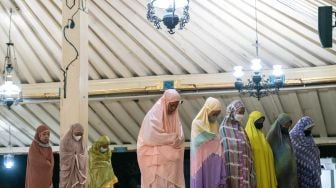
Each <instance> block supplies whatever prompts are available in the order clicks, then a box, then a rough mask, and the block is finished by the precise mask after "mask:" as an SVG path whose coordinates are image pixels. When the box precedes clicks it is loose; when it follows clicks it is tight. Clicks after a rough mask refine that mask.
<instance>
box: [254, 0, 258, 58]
mask: <svg viewBox="0 0 336 188" xmlns="http://www.w3.org/2000/svg"><path fill="white" fill-rule="evenodd" d="M257 11H258V10H257V0H254V14H255V31H256V43H255V45H256V54H257V57H259V38H258V15H257Z"/></svg>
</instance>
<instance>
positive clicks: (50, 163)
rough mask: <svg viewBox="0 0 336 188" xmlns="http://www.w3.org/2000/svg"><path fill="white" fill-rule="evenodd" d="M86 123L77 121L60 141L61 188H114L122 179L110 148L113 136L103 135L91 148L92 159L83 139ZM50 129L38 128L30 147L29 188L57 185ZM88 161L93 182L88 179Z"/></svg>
mask: <svg viewBox="0 0 336 188" xmlns="http://www.w3.org/2000/svg"><path fill="white" fill-rule="evenodd" d="M83 133H84V129H83V126H82V125H80V124H78V123H77V124H74V125H72V126H71V127H70V129H69V131H68V132H67V133H66V134H65V136H64V137H63V138H62V140H61V144H60V186H59V187H60V188H85V187H87V184H88V187H89V188H113V186H114V184H115V183H117V182H118V179H117V177H116V176H115V174H114V172H113V169H112V164H111V156H112V151H111V150H110V149H109V147H108V146H109V143H110V139H109V138H108V137H107V136H101V137H100V138H99V139H98V140H97V141H96V142H95V143H94V144H93V145H92V147H91V148H90V149H89V152H88V153H89V161H87V159H88V156H87V152H86V148H85V145H84V141H83ZM49 137H50V130H49V128H48V126H47V125H41V126H39V127H38V128H37V129H36V134H35V137H34V140H33V142H32V144H31V146H30V148H29V152H28V158H27V170H26V186H25V187H26V188H50V187H53V184H52V176H53V167H54V157H53V153H52V149H51V146H50V144H49ZM87 162H88V164H89V181H87V179H88V178H87V175H86V174H87Z"/></svg>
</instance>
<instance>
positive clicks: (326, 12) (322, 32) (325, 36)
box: [318, 6, 333, 48]
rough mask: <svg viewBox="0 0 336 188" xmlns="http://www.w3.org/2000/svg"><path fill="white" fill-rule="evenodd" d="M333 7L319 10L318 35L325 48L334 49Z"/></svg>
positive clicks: (324, 7)
mask: <svg viewBox="0 0 336 188" xmlns="http://www.w3.org/2000/svg"><path fill="white" fill-rule="evenodd" d="M332 14H333V12H332V6H323V7H319V8H318V33H319V37H320V41H321V44H322V47H323V48H331V47H332V28H333V26H332Z"/></svg>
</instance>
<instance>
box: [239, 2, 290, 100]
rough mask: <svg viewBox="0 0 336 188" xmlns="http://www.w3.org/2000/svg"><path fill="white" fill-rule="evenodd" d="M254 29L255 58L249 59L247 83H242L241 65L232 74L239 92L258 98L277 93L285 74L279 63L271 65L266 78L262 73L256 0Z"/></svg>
mask: <svg viewBox="0 0 336 188" xmlns="http://www.w3.org/2000/svg"><path fill="white" fill-rule="evenodd" d="M254 10H255V21H256V25H255V31H256V41H255V44H254V45H255V48H256V58H254V59H253V60H251V69H252V76H251V78H250V79H248V81H247V84H244V82H243V80H242V76H243V75H244V72H243V67H242V66H236V67H234V73H233V75H234V76H235V77H236V81H235V88H236V89H237V90H238V91H239V93H241V94H245V93H248V94H249V95H250V96H253V97H256V98H257V99H258V100H260V98H261V97H264V96H267V95H269V94H278V92H279V89H280V88H281V87H283V86H284V83H285V76H284V74H283V71H282V69H281V65H273V72H272V74H270V75H269V77H268V78H265V75H262V72H261V71H262V61H261V59H260V58H259V40H258V17H257V0H255V7H254Z"/></svg>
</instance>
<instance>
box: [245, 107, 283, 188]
mask: <svg viewBox="0 0 336 188" xmlns="http://www.w3.org/2000/svg"><path fill="white" fill-rule="evenodd" d="M264 121H265V117H264V116H263V114H262V113H261V112H258V111H254V112H251V113H250V115H249V119H248V121H247V124H246V127H245V131H246V133H247V136H248V138H249V140H250V143H251V148H252V153H253V164H254V170H255V172H256V178H257V187H258V188H276V187H277V179H276V175H275V168H274V159H273V152H272V149H271V147H270V145H269V143H268V142H267V140H266V138H265V135H264V133H263V131H262V128H263V123H264Z"/></svg>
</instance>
